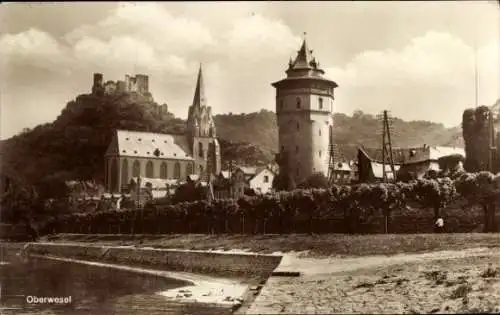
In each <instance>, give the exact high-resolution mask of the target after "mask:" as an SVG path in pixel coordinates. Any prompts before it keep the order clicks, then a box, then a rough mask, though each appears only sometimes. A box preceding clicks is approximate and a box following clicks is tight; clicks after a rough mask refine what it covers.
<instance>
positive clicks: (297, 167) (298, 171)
mask: <svg viewBox="0 0 500 315" xmlns="http://www.w3.org/2000/svg"><path fill="white" fill-rule="evenodd" d="M297 176H299V168H298V167H297Z"/></svg>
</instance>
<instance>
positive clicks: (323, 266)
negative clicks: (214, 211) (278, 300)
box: [275, 248, 500, 275]
mask: <svg viewBox="0 0 500 315" xmlns="http://www.w3.org/2000/svg"><path fill="white" fill-rule="evenodd" d="M494 253H497V254H498V255H500V250H492V249H490V248H470V249H464V250H462V251H456V250H453V251H438V252H430V253H423V254H398V255H393V256H380V255H379V256H366V257H356V258H335V257H332V258H309V257H307V256H308V253H307V252H301V253H285V254H282V255H283V259H282V260H281V263H280V265H279V266H278V268H277V269H276V270H275V271H299V272H301V273H302V274H303V275H317V274H334V273H342V272H349V271H354V270H359V269H367V268H377V267H381V266H382V267H386V266H389V265H398V264H405V263H415V262H425V261H430V260H440V259H456V258H466V257H471V256H480V255H492V254H494ZM276 254H279V253H276Z"/></svg>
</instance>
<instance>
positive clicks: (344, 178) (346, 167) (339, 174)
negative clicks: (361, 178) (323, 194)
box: [333, 162, 356, 184]
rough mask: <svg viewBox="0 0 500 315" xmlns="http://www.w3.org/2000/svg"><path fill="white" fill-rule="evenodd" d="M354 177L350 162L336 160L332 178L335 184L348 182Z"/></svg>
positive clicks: (352, 166)
mask: <svg viewBox="0 0 500 315" xmlns="http://www.w3.org/2000/svg"><path fill="white" fill-rule="evenodd" d="M355 178H356V174H355V169H354V165H353V163H352V162H338V163H335V165H334V166H333V180H334V182H335V183H336V184H348V183H350V182H351V181H353V180H355Z"/></svg>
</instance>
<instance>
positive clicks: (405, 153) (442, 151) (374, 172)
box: [358, 145, 465, 182]
mask: <svg viewBox="0 0 500 315" xmlns="http://www.w3.org/2000/svg"><path fill="white" fill-rule="evenodd" d="M392 156H393V162H394V170H395V172H396V174H395V175H396V177H397V178H399V179H409V178H421V177H423V176H424V175H426V174H428V173H429V172H440V171H444V170H447V169H449V168H450V166H449V165H444V164H443V161H444V158H446V157H451V156H459V157H462V159H465V150H464V149H462V148H457V147H443V146H428V145H424V146H421V147H414V148H393V149H392ZM387 161H388V159H386V163H385V168H386V172H387V178H388V179H393V178H394V177H395V176H394V174H392V170H391V167H390V165H389V163H388V162H387ZM458 163H462V161H461V159H459V162H458ZM382 165H383V163H382V150H381V149H369V148H364V147H360V148H359V149H358V171H359V180H360V181H362V182H369V181H378V180H382V179H383V166H382Z"/></svg>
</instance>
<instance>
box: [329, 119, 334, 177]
mask: <svg viewBox="0 0 500 315" xmlns="http://www.w3.org/2000/svg"><path fill="white" fill-rule="evenodd" d="M328 136H329V144H328V184H329V185H333V184H334V183H335V143H334V140H333V127H332V126H330V129H329V135H328Z"/></svg>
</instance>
